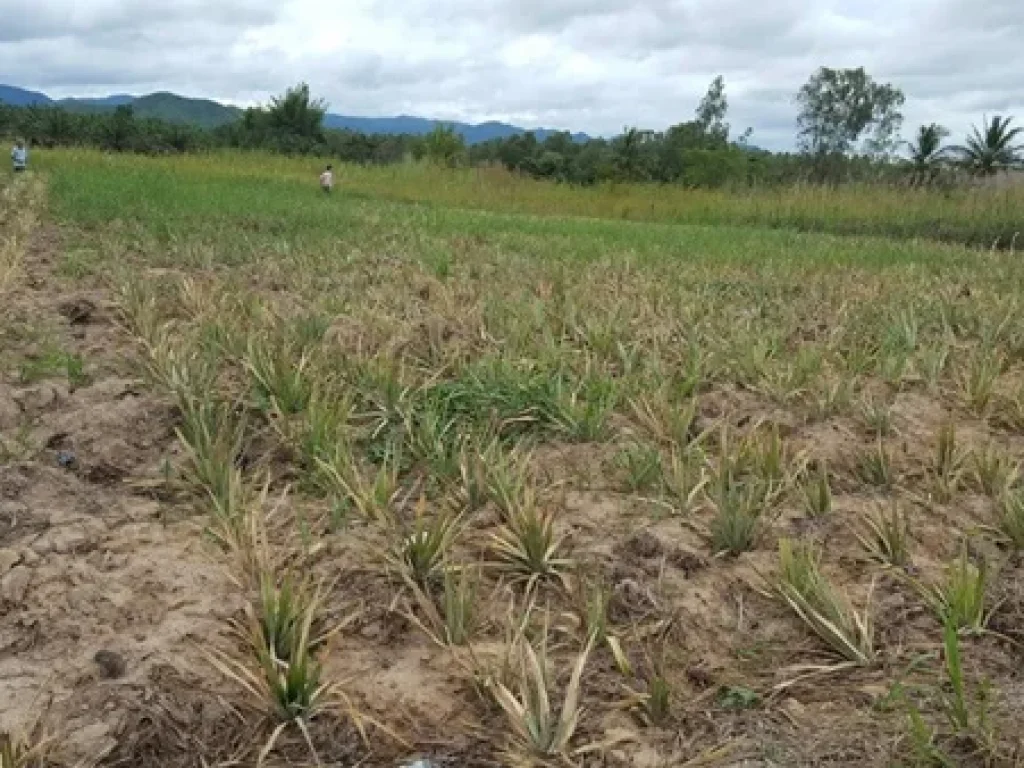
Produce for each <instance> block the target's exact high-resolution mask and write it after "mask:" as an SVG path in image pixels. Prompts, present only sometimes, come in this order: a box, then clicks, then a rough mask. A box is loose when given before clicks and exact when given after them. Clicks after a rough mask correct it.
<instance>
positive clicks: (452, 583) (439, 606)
mask: <svg viewBox="0 0 1024 768" xmlns="http://www.w3.org/2000/svg"><path fill="white" fill-rule="evenodd" d="M409 586H410V588H411V589H412V592H413V597H414V600H415V604H416V606H417V607H418V608H419V614H420V616H422V618H420V616H417V615H415V614H413V613H411V612H410V613H408V616H409V618H410V619H411V620H412V622H413V623H414V624H416V625H417V626H419V628H420V629H422V630H423V631H424V633H425V634H426V635H427V636H428V637H430V639H431V640H433V641H434V642H435V643H437V644H438V645H441V646H464V645H467V644H468V643H469V641H470V640H471V639H472V637H473V635H474V634H476V632H477V630H478V629H479V627H480V625H481V616H480V615H479V613H478V611H477V605H476V600H477V595H478V594H479V591H480V571H479V569H478V568H473V567H458V568H457V567H455V566H451V565H447V564H446V565H445V566H444V577H443V586H442V592H441V596H440V598H438V599H435V598H434V597H433V596H432V595H431V594H430V593H428V592H427V590H425V589H424V588H422V587H421V586H420V585H419V584H416V583H415V582H413V581H411V580H409Z"/></svg>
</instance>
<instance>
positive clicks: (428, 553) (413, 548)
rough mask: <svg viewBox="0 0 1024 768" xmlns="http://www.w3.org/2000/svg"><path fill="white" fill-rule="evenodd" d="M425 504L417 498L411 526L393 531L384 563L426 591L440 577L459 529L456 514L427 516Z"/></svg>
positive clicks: (459, 519)
mask: <svg viewBox="0 0 1024 768" xmlns="http://www.w3.org/2000/svg"><path fill="white" fill-rule="evenodd" d="M426 503H427V502H426V499H425V498H423V497H421V498H420V501H419V504H417V506H416V511H415V513H414V517H413V521H412V524H411V525H409V526H401V525H398V526H397V527H396V528H394V529H393V533H392V535H396V534H397V537H398V541H396V542H395V543H394V544H393V545H392V549H391V552H390V554H389V556H388V562H389V563H390V564H391V565H392V566H394V567H395V568H397V570H398V571H399V573H401V574H402V575H403V577H406V578H407V579H409V580H410V581H412V582H413V583H414V584H416V585H418V586H419V587H421V588H423V589H429V588H430V587H431V586H432V585H433V584H436V583H437V582H438V581H439V580H440V577H441V576H443V574H444V563H445V561H446V560H447V559H448V555H449V553H450V552H451V549H452V546H453V545H454V544H455V540H456V539H457V538H458V535H459V531H460V530H461V528H462V518H461V516H460V515H457V514H454V513H452V512H449V511H441V512H439V513H437V514H435V515H432V516H431V515H427V513H426Z"/></svg>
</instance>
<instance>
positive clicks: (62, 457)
mask: <svg viewBox="0 0 1024 768" xmlns="http://www.w3.org/2000/svg"><path fill="white" fill-rule="evenodd" d="M57 463H58V464H60V465H61V466H62V467H64V469H74V468H75V467H76V466H77V465H78V456H76V455H75V452H74V451H57Z"/></svg>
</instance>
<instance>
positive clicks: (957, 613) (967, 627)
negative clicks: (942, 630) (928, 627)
mask: <svg viewBox="0 0 1024 768" xmlns="http://www.w3.org/2000/svg"><path fill="white" fill-rule="evenodd" d="M988 581H989V573H988V564H987V563H986V561H985V560H984V559H981V560H980V561H979V562H978V563H974V562H972V560H971V558H970V557H969V556H968V553H967V548H966V547H964V548H963V549H962V550H961V552H960V556H959V557H958V558H957V559H956V560H954V561H953V562H952V563H950V564H949V566H948V567H947V569H946V578H945V580H944V581H942V582H939V583H937V584H924V583H921V582H916V581H915V582H913V583H914V585H915V586H916V587H917V589H918V591H919V592H920V593H921V596H922V597H923V598H924V600H925V602H927V603H928V604H929V605H930V606H931V608H932V610H934V611H935V614H936V616H937V617H938V619H939V621H941V622H942V623H943V624H950V625H951V626H953V627H954V628H955V629H956V630H957V631H958V632H966V633H971V634H978V633H981V632H983V631H984V630H985V628H986V627H987V626H988V622H989V619H990V618H991V616H992V612H993V610H994V608H993V609H990V608H989V606H988Z"/></svg>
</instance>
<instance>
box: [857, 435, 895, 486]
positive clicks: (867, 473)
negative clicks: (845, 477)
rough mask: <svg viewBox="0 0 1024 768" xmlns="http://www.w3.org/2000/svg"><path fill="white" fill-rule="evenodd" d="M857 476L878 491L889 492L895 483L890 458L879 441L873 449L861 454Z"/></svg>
mask: <svg viewBox="0 0 1024 768" xmlns="http://www.w3.org/2000/svg"><path fill="white" fill-rule="evenodd" d="M857 476H858V477H859V478H860V479H861V480H862V481H863V482H865V483H867V484H869V485H872V486H874V487H875V488H878V489H880V490H891V489H892V486H893V485H894V484H895V482H896V473H895V470H894V469H893V466H892V456H891V455H890V453H889V450H888V449H887V448H886V447H885V443H883V442H882V441H881V440H878V442H877V443H876V444H875V447H874V448H872V449H870V450H868V451H866V452H865V453H863V454H861V456H860V460H859V462H858V465H857Z"/></svg>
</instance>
